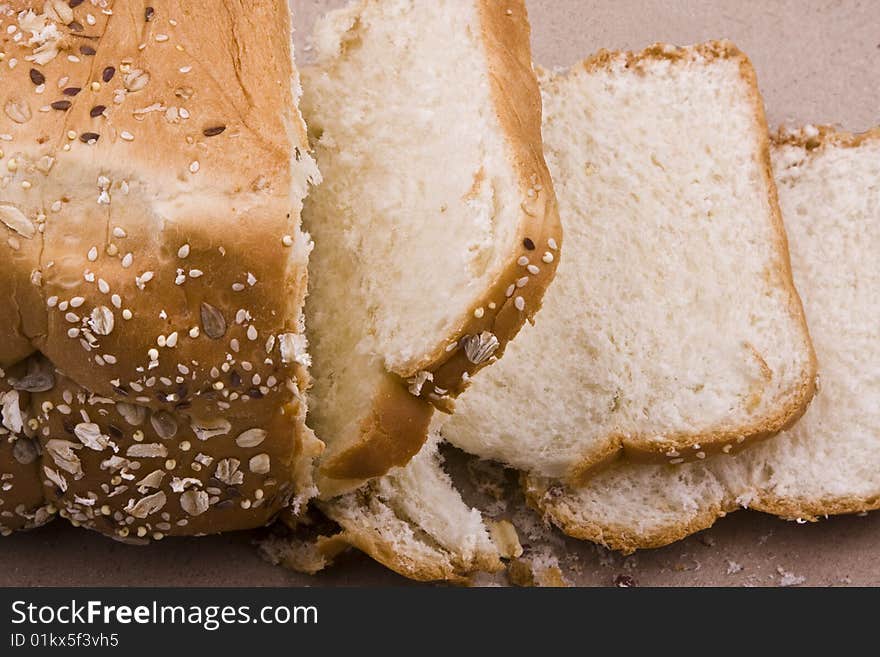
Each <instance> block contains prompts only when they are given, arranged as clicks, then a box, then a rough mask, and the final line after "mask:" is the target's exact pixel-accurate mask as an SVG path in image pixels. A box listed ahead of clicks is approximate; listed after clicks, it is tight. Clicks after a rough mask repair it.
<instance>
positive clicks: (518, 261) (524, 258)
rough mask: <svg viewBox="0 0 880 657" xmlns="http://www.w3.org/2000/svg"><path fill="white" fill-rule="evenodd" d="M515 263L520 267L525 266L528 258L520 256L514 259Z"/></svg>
mask: <svg viewBox="0 0 880 657" xmlns="http://www.w3.org/2000/svg"><path fill="white" fill-rule="evenodd" d="M516 264H518V265H519V266H520V267H525V266H526V265H527V264H529V259H528V258H527V257H525V256H520V258H519V260H517V261H516Z"/></svg>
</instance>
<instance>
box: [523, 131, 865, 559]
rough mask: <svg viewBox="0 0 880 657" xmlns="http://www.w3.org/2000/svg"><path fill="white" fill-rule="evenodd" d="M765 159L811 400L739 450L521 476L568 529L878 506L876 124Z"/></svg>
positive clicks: (675, 527) (668, 528) (615, 530)
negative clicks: (784, 238)
mask: <svg viewBox="0 0 880 657" xmlns="http://www.w3.org/2000/svg"><path fill="white" fill-rule="evenodd" d="M773 165H774V170H775V174H776V179H777V181H778V187H779V200H780V204H781V207H782V212H783V216H784V217H785V222H786V225H787V227H788V234H789V239H790V243H791V259H792V265H793V267H794V274H795V276H794V278H795V281H796V282H797V285H798V289H799V290H800V292H801V294H802V295H803V298H804V305H805V308H806V314H807V318H808V320H809V323H810V330H811V333H812V336H813V341H814V343H815V345H816V352H817V354H818V357H819V371H820V388H819V392H818V394H817V395H816V399H815V401H813V403H812V404H811V405H810V408H809V409H808V410H807V413H806V414H805V415H804V417H803V419H802V420H801V421H800V422H798V423H797V424H796V425H795V426H794V427H793V428H792V429H789V430H788V431H786V432H784V433H783V434H781V435H780V436H778V437H777V438H774V439H773V440H770V441H768V442H766V443H765V444H762V445H759V446H757V447H755V448H753V449H751V450H748V451H746V452H743V453H742V454H740V455H737V456H734V457H729V456H725V455H718V456H715V457H712V458H709V459H707V460H706V461H705V462H702V463H692V464H685V465H682V466H679V467H678V468H675V467H671V466H645V465H632V464H621V465H619V466H616V467H613V468H611V469H609V470H608V471H606V472H602V473H600V474H598V475H596V476H595V477H594V478H593V479H591V480H590V482H589V484H588V485H587V486H584V487H581V488H577V489H573V488H567V487H565V486H562V485H559V484H558V483H556V482H553V481H550V480H546V479H541V478H536V477H530V478H528V481H527V485H526V490H527V493H528V496H529V498H530V500H531V502H532V503H533V504H534V505H535V506H537V507H538V508H539V509H541V511H543V512H544V514H546V516H547V517H548V518H550V519H551V520H552V521H553V522H554V523H556V524H558V525H559V526H560V527H562V529H563V530H564V531H566V532H567V533H569V534H571V535H572V536H577V537H580V538H585V539H589V540H592V541H596V542H599V543H603V544H605V545H608V546H610V547H612V548H615V549H618V550H623V551H626V552H631V551H633V550H635V549H638V548H647V547H656V546H660V545H665V544H667V543H670V542H672V541H675V540H678V539H680V538H682V537H684V536H686V535H688V534H690V533H692V532H696V531H699V530H700V529H705V528H706V527H709V526H710V525H712V524H713V523H714V522H715V520H716V519H717V518H719V517H721V516H723V515H725V514H726V513H728V512H730V511H733V510H735V509H738V508H741V507H748V508H752V509H757V510H760V511H765V512H767V513H773V514H776V515H778V516H781V517H783V518H787V519H792V520H794V519H797V520H799V521H805V520H816V519H818V518H821V517H824V516H827V515H829V514H835V513H857V512H862V511H868V510H872V509H877V508H880V378H878V374H877V354H876V349H877V326H878V325H880V294H878V289H880V270H878V267H877V253H878V252H880V129H875V130H873V131H871V132H869V133H866V134H863V135H851V134H847V133H842V132H837V131H835V130H834V129H832V128H819V129H817V128H814V127H812V126H811V127H807V128H804V129H803V130H798V131H794V132H781V133H780V134H779V136H778V137H777V139H776V142H775V146H774V148H773Z"/></svg>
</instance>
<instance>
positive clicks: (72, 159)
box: [0, 0, 320, 538]
mask: <svg viewBox="0 0 880 657" xmlns="http://www.w3.org/2000/svg"><path fill="white" fill-rule="evenodd" d="M107 9H108V11H106V12H104V11H96V10H95V8H94V6H93V5H92V4H91V3H82V4H79V5H77V6H75V7H70V6H69V5H68V3H66V2H60V1H59V2H54V1H53V2H46V3H44V2H42V1H40V2H35V1H33V0H14V1H13V2H12V4H11V8H10V9H9V11H6V12H0V27H2V29H0V52H2V53H3V54H4V55H5V56H6V57H7V58H15V59H16V60H17V61H18V62H19V65H18V66H16V67H14V68H13V67H9V68H8V70H7V69H6V67H5V66H4V74H3V76H4V83H3V85H2V86H0V111H2V112H3V115H2V116H3V123H2V125H3V130H2V132H3V133H4V139H3V141H2V142H0V143H2V144H3V151H4V153H3V155H2V156H0V213H2V214H0V218H2V219H4V221H3V223H2V224H0V231H3V232H2V241H0V258H2V259H3V262H4V267H3V269H2V270H0V294H5V293H8V294H9V298H11V299H12V302H13V303H12V306H13V307H12V308H7V309H5V310H4V312H3V313H2V317H0V343H2V344H3V345H4V346H3V347H0V363H7V362H10V361H11V360H14V359H15V358H19V357H22V356H24V355H26V354H27V353H28V352H29V350H33V349H38V350H39V351H40V352H42V353H43V354H45V355H46V356H47V357H48V358H49V359H50V360H51V364H50V365H48V366H47V367H48V369H49V370H51V371H52V372H54V381H55V384H56V385H55V386H54V387H52V388H51V389H48V390H45V391H41V392H39V393H34V394H33V395H32V400H31V409H30V411H31V416H32V419H33V420H34V422H36V423H37V427H38V431H39V439H40V442H41V445H42V446H43V448H44V453H43V456H42V459H41V463H40V479H42V481H43V483H44V485H45V494H46V496H47V499H49V500H52V502H53V503H55V504H56V505H57V506H58V507H59V508H60V509H61V510H62V514H63V515H65V516H66V517H69V518H70V519H71V520H72V521H73V522H74V523H75V524H82V525H86V526H90V527H94V528H96V529H100V530H101V531H105V532H107V533H114V534H116V535H117V536H120V537H124V538H127V537H135V536H138V537H140V538H143V537H145V536H159V535H165V534H169V533H171V534H175V533H176V534H190V533H207V532H216V531H224V530H228V529H241V528H245V527H251V526H255V525H259V524H263V523H264V522H266V521H267V520H268V519H269V518H270V517H271V516H272V515H273V514H274V513H275V512H277V510H278V509H279V508H281V506H283V505H284V504H285V503H286V501H287V500H288V499H290V498H291V497H293V496H294V495H296V496H298V497H300V498H303V497H308V496H309V495H310V492H309V491H310V490H311V483H310V474H311V473H310V472H308V471H307V469H305V468H303V462H308V461H310V459H311V457H312V456H314V454H315V452H316V451H318V449H319V447H320V444H319V443H318V441H316V439H315V438H314V436H313V435H312V434H311V432H310V431H309V430H308V429H307V428H306V427H305V424H304V416H305V408H304V402H303V400H302V394H301V392H300V391H301V390H303V389H304V388H305V387H306V386H307V384H308V375H307V373H306V370H305V364H306V363H307V356H306V355H305V353H304V340H303V339H302V336H301V332H302V326H301V322H300V317H299V316H300V309H301V307H302V303H303V299H304V296H305V292H306V263H307V256H308V246H307V244H306V240H305V238H304V237H303V236H302V235H301V233H300V232H299V216H298V215H299V207H298V205H299V202H300V199H299V198H298V197H297V196H298V195H299V194H302V193H304V192H305V188H306V186H307V181H308V178H309V176H310V175H311V169H310V167H309V166H308V163H307V162H300V160H304V159H305V157H306V156H305V151H306V148H307V144H306V142H305V131H304V127H303V124H302V121H301V118H300V117H299V114H298V111H297V110H296V101H295V98H294V96H293V93H292V89H293V84H292V83H294V82H295V71H294V70H293V68H292V65H291V62H292V58H291V52H290V48H291V45H290V40H289V32H288V30H287V29H286V27H287V24H288V23H289V20H290V16H289V10H288V6H287V3H286V2H284V1H283V0H258V1H256V2H244V1H243V0H191V1H189V2H186V3H179V2H174V1H173V0H155V1H152V2H150V3H143V2H111V3H109V4H108V5H107ZM29 10H32V11H29ZM47 35H49V36H47ZM52 35H58V38H57V39H56V38H55V37H53V36H52ZM7 119H8V120H7ZM7 126H8V127H7ZM6 133H8V134H6ZM292 160H296V162H294V163H292ZM292 190H295V191H294V192H293V193H292ZM4 224H5V225H4ZM7 255H8V257H7ZM62 372H63V374H62ZM120 408H124V409H126V411H125V414H128V415H130V416H132V417H134V416H135V415H136V416H137V417H138V418H141V419H142V422H141V423H143V422H146V425H145V426H144V427H140V426H139V424H134V423H127V422H126V421H125V418H124V417H122V415H124V414H123V413H121V411H120V410H119V409H120ZM156 418H159V419H158V420H156V423H155V424H154V423H153V420H154V419H156ZM205 423H209V424H211V423H213V424H217V423H219V424H220V425H222V428H223V430H222V431H214V432H213V433H214V435H213V437H211V438H207V437H205V438H202V436H204V435H205V434H204V432H201V431H200V430H199V431H197V430H195V429H193V427H199V428H201V427H203V426H205ZM80 425H88V429H83V428H82V427H81V426H80ZM77 427H80V428H79V430H77ZM157 427H159V428H157ZM215 428H216V427H215ZM250 430H257V433H259V434H260V435H262V433H261V432H265V435H264V436H263V437H262V439H261V440H260V445H259V446H257V445H256V444H255V443H256V441H257V438H256V437H255V435H254V434H253V433H252V434H249V435H248V437H246V438H241V434H243V433H244V432H246V431H250ZM151 432H155V433H158V434H159V435H152V434H151ZM209 433H210V432H209ZM145 439H146V442H144V441H145ZM237 439H238V442H236V441H237ZM136 443H140V444H136ZM184 444H188V445H190V449H184V448H183V445H184ZM146 445H149V446H150V449H149V450H147V451H149V452H150V455H146V453H145V452H144V448H145V446H146ZM132 450H133V451H132ZM130 451H131V453H129V452H130ZM161 453H165V454H166V456H156V454H161ZM199 455H201V457H200V456H199ZM197 457H199V458H202V460H201V461H199V460H197ZM233 458H234V459H236V460H237V461H239V463H240V466H241V467H240V468H238V469H237V470H235V471H234V472H232V473H230V472H228V470H227V469H224V470H222V472H221V475H220V478H222V479H228V481H225V482H221V483H219V484H218V483H216V482H214V481H212V478H213V477H215V473H216V470H217V468H218V464H219V463H220V462H222V461H225V462H226V464H227V465H229V464H230V463H231V459H233ZM113 459H118V460H113ZM208 459H210V465H209V464H207V463H205V461H206V460H208ZM252 459H255V460H253V461H252ZM123 461H125V462H127V464H126V465H121V463H122V462H123ZM117 466H119V467H117ZM148 468H149V470H148ZM0 469H2V467H0ZM151 472H156V473H157V474H155V476H154V477H153V478H152V479H149V480H148V481H147V483H144V484H140V485H139V484H138V482H139V481H140V480H141V479H142V478H143V477H144V476H146V475H147V474H150V473H151ZM239 479H241V481H239ZM156 482H159V483H157V484H156V485H155V486H154V485H153V484H154V483H156ZM257 491H259V493H258V492H257ZM146 498H149V499H146ZM232 498H234V499H232ZM145 499H146V502H145V501H144V500H145ZM160 502H161V504H160Z"/></svg>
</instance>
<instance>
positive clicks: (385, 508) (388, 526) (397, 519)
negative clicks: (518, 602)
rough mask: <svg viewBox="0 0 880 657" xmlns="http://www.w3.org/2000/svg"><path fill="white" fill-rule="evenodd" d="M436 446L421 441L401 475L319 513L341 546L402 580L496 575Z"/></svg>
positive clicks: (488, 547)
mask: <svg viewBox="0 0 880 657" xmlns="http://www.w3.org/2000/svg"><path fill="white" fill-rule="evenodd" d="M437 444H438V443H437V440H436V439H432V440H429V441H428V442H427V443H426V444H425V445H424V446H423V447H422V449H421V451H420V452H419V453H418V454H417V455H416V457H415V458H413V459H412V461H410V463H409V464H408V465H406V466H405V467H403V468H397V469H395V470H392V471H391V472H389V473H388V474H387V475H386V476H384V477H381V478H379V479H377V480H374V481H372V482H370V484H368V485H367V486H365V487H363V488H361V489H360V490H357V491H355V492H353V493H349V494H348V495H344V496H342V497H340V498H338V499H336V500H333V501H332V502H329V503H321V502H319V503H318V504H319V507H320V508H321V510H322V511H323V512H324V513H325V514H326V515H327V516H328V517H330V518H331V519H333V520H334V521H336V522H337V523H338V524H339V525H340V526H341V527H342V529H343V531H342V533H341V535H340V538H341V539H343V540H345V541H346V542H347V543H349V544H351V545H353V546H354V547H356V548H358V549H360V550H362V551H364V552H366V553H367V554H369V555H370V556H372V557H373V558H374V559H376V560H377V561H379V562H380V563H382V564H383V565H385V566H387V567H388V568H390V569H392V570H394V571H395V572H397V573H400V574H401V575H404V576H406V577H409V578H412V579H416V580H420V581H433V580H446V581H452V582H465V581H467V580H468V579H469V577H470V576H471V575H473V574H474V573H477V572H494V571H497V570H500V569H501V568H502V564H501V561H500V555H499V552H498V548H497V547H496V545H495V543H494V542H493V540H492V537H491V535H490V532H489V529H488V528H487V526H486V525H485V524H484V523H483V518H482V515H481V514H480V512H479V511H478V510H476V509H472V508H470V507H468V506H467V505H466V504H465V503H464V501H463V500H462V499H461V495H460V494H459V493H458V491H457V490H456V489H455V487H454V485H453V483H452V480H451V479H450V478H449V475H448V474H446V472H445V471H444V470H443V465H442V460H441V458H440V454H439V452H438V451H437Z"/></svg>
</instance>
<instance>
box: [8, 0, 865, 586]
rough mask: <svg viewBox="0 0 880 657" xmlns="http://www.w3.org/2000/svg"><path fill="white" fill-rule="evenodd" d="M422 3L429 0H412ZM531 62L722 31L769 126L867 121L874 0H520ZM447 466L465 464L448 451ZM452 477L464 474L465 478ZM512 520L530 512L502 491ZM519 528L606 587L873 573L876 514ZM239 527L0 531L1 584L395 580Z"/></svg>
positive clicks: (524, 519) (823, 581)
mask: <svg viewBox="0 0 880 657" xmlns="http://www.w3.org/2000/svg"><path fill="white" fill-rule="evenodd" d="M424 1H426V2H427V1H430V0H424ZM292 2H293V6H294V8H295V10H296V11H297V14H298V15H297V19H296V22H297V25H298V30H299V33H298V35H297V43H298V47H299V48H300V54H301V55H303V56H307V50H306V48H307V44H306V40H305V38H304V37H305V34H307V32H308V30H309V29H310V24H311V21H312V20H313V19H314V16H316V15H317V14H318V13H319V12H320V11H323V10H324V9H325V8H326V7H329V6H332V5H338V4H340V2H335V1H328V2H322V1H316V0H292ZM528 5H529V10H530V13H531V20H532V25H533V38H534V52H535V60H536V61H537V62H539V63H541V64H543V65H545V66H564V65H567V64H570V63H573V62H575V61H577V60H578V59H581V58H582V57H584V56H586V55H588V54H590V53H592V52H594V51H595V50H598V49H599V48H609V49H621V48H625V49H636V48H642V47H644V46H646V45H648V44H650V43H653V42H655V41H668V42H672V43H677V44H686V43H693V42H696V41H701V40H705V39H711V38H719V37H727V38H730V39H732V40H733V41H735V42H736V43H737V44H738V45H739V46H740V47H741V48H742V49H743V50H744V51H745V52H746V53H748V54H749V56H750V57H751V58H752V61H753V63H754V65H755V67H756V69H757V71H758V78H759V81H760V84H761V89H762V91H763V93H764V97H765V100H766V104H767V114H768V118H769V121H770V123H771V126H775V125H778V124H780V123H783V122H785V123H793V124H798V123H803V122H814V123H833V124H839V125H842V126H843V127H845V128H847V129H850V130H864V129H866V128H868V127H871V126H873V125H875V124H880V2H878V0H863V1H859V0H736V1H734V2H731V1H730V0H701V1H690V2H688V1H679V2H673V1H665V2H660V1H650V0H642V1H638V0H605V1H594V0H589V1H588V0H581V1H578V0H531V1H530V2H528ZM450 461H451V462H452V463H453V465H454V466H456V468H455V469H458V470H462V471H464V470H466V468H463V467H462V466H463V462H462V459H461V457H460V456H458V455H454V454H453V455H451V456H450ZM462 479H463V480H464V481H465V483H467V479H468V478H467V477H466V476H463V477H462ZM508 509H509V510H510V511H514V510H515V511H516V513H515V517H514V520H515V522H516V523H517V524H519V525H520V526H521V527H524V526H537V527H539V528H540V523H539V521H538V519H537V518H536V517H535V516H534V515H533V514H531V512H528V511H525V510H523V509H521V500H517V499H511V500H510V501H509V503H508ZM522 533H523V534H524V535H523V540H524V542H525V543H528V544H529V547H530V549H532V550H549V551H551V552H552V553H553V554H555V555H556V556H557V557H558V558H559V561H560V564H561V566H562V568H563V571H564V572H565V575H566V576H567V577H568V578H569V579H570V580H571V581H572V582H573V583H576V584H584V585H586V584H593V585H609V584H611V582H612V581H613V580H614V578H615V577H616V576H617V575H620V574H628V575H630V576H632V577H634V578H635V580H636V581H637V582H638V583H639V584H641V585H707V584H716V585H779V584H794V583H804V584H806V585H841V584H853V585H855V584H868V585H880V560H878V559H877V558H875V549H876V546H878V545H880V514H875V515H873V516H868V517H848V518H835V519H831V520H828V521H826V522H822V523H819V524H816V525H797V524H794V523H786V522H782V521H780V520H776V519H774V518H770V517H766V516H762V515H759V514H754V513H745V512H743V513H737V514H735V515H733V516H731V517H729V518H726V519H724V520H721V521H719V522H718V524H717V525H716V526H715V527H713V528H712V529H710V530H708V531H706V532H703V533H702V534H700V535H698V536H695V537H691V538H690V539H687V540H685V541H683V542H681V543H679V544H677V545H674V546H671V547H668V548H664V549H661V550H653V551H648V552H643V553H639V554H638V555H636V556H633V557H628V558H622V557H620V556H618V555H615V554H612V553H609V552H607V551H605V550H603V549H601V548H597V547H595V546H592V545H588V544H584V543H580V542H578V541H574V540H570V539H567V538H564V537H562V536H561V535H560V534H559V533H558V532H555V531H552V530H549V529H541V530H540V531H538V532H537V533H538V535H537V536H535V537H532V538H528V537H527V536H525V534H526V532H522ZM252 540H253V536H252V535H251V534H249V533H242V534H233V535H225V536H219V537H212V538H205V539H187V540H184V539H177V540H174V539H172V540H166V541H163V542H161V543H158V544H155V545H152V546H149V547H145V548H136V547H128V546H124V545H121V544H118V543H115V542H113V541H111V540H109V539H105V538H102V537H100V536H96V535H93V534H90V533H87V532H84V531H77V530H74V529H72V528H70V527H68V526H65V524H64V523H63V522H55V523H53V524H52V525H50V526H48V527H45V528H43V529H41V530H38V531H34V532H32V533H29V534H21V535H16V536H13V537H11V538H6V539H0V584H2V585H23V586H46V585H93V586H94V585H111V586H112V585H129V586H135V585H141V586H143V585H170V586H174V585H180V586H200V585H221V586H248V585H266V586H290V585H313V586H322V585H350V584H361V585H363V584H367V585H375V584H386V585H389V584H406V583H407V582H406V581H405V580H403V579H402V578H400V577H397V576H395V575H393V574H391V573H388V572H387V571H385V570H384V569H382V568H381V567H380V566H378V565H376V564H375V563H372V562H371V561H370V560H369V559H367V558H365V557H363V556H362V555H359V554H354V553H352V554H350V555H347V556H345V557H343V558H342V559H341V560H340V562H339V564H337V566H335V567H334V568H333V569H331V570H329V571H327V572H325V573H323V574H321V575H319V576H316V577H306V576H302V575H298V574H295V573H289V572H285V571H283V570H281V569H278V568H275V567H272V566H270V565H268V564H265V563H263V562H262V561H260V559H259V558H258V557H257V555H256V553H255V551H254V549H253V548H252V546H251V542H252Z"/></svg>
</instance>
